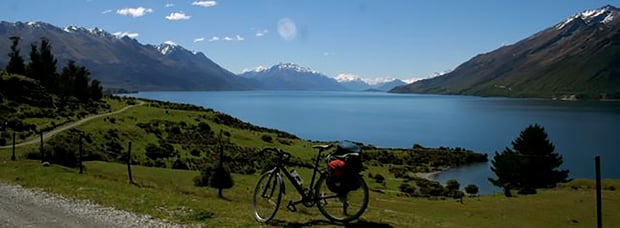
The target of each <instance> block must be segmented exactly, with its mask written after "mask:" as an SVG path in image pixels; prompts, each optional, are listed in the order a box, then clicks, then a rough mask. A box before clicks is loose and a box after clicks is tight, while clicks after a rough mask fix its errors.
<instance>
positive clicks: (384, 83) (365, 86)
mask: <svg viewBox="0 0 620 228" xmlns="http://www.w3.org/2000/svg"><path fill="white" fill-rule="evenodd" d="M335 79H336V81H338V83H340V84H341V85H343V86H344V87H346V88H347V89H349V90H354V91H363V90H380V91H388V90H391V89H392V88H394V87H396V86H401V85H405V84H406V83H405V82H403V81H402V80H400V79H397V78H390V77H383V78H361V77H359V76H357V75H354V74H339V75H337V76H336V78H335Z"/></svg>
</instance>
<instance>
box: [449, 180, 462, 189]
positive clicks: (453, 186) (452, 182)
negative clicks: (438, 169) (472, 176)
mask: <svg viewBox="0 0 620 228" xmlns="http://www.w3.org/2000/svg"><path fill="white" fill-rule="evenodd" d="M459 188H461V184H459V181H457V180H455V179H450V180H448V181H446V189H448V191H458V190H459Z"/></svg>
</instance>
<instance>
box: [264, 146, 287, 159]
mask: <svg viewBox="0 0 620 228" xmlns="http://www.w3.org/2000/svg"><path fill="white" fill-rule="evenodd" d="M269 151H272V152H276V154H277V155H279V156H282V158H283V159H288V158H290V157H292V155H291V153H289V152H286V151H284V150H282V149H280V148H275V147H267V148H265V149H263V150H262V151H261V153H263V154H265V153H266V152H269Z"/></svg>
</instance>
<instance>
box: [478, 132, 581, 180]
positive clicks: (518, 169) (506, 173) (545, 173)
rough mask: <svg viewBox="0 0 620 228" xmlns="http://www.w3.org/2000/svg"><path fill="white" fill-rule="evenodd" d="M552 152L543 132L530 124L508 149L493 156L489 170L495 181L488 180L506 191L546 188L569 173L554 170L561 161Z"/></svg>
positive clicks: (553, 148)
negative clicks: (495, 176) (495, 177)
mask: <svg viewBox="0 0 620 228" xmlns="http://www.w3.org/2000/svg"><path fill="white" fill-rule="evenodd" d="M554 150H555V146H553V143H551V142H550V141H549V138H548V135H547V133H546V132H545V129H544V128H543V127H541V126H539V125H537V124H534V125H530V126H528V127H527V128H526V129H525V130H523V131H522V132H521V133H520V135H519V137H518V138H516V139H515V140H514V141H513V142H512V149H510V148H506V149H505V150H504V151H503V152H502V153H497V152H496V153H495V157H494V158H493V161H492V167H491V170H492V171H493V172H494V173H495V175H497V179H489V180H490V181H491V183H493V184H494V185H496V186H499V187H504V188H505V189H507V190H510V189H511V188H515V189H520V190H527V189H536V188H549V187H553V186H555V185H556V184H557V183H559V182H565V181H566V178H567V177H568V172H569V171H568V170H557V168H558V167H560V165H562V162H563V161H562V156H561V155H560V154H558V153H556V152H554Z"/></svg>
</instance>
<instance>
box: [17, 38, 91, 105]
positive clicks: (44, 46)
mask: <svg viewBox="0 0 620 228" xmlns="http://www.w3.org/2000/svg"><path fill="white" fill-rule="evenodd" d="M9 39H10V40H11V47H10V53H9V62H8V64H7V66H6V68H5V70H6V72H8V73H11V74H19V75H24V76H26V77H28V78H31V79H34V80H37V81H39V82H40V84H41V85H42V86H43V87H44V88H45V89H46V90H47V91H48V92H50V93H52V94H55V95H57V96H59V97H61V98H71V97H74V98H76V99H77V100H79V101H80V102H87V101H89V100H93V101H98V100H101V98H103V87H102V85H101V82H100V81H99V80H96V79H94V80H91V79H90V77H89V76H90V71H88V69H86V67H84V66H79V65H77V64H76V63H75V61H73V60H70V61H69V62H68V63H67V65H65V66H64V67H63V68H62V69H61V71H60V73H58V72H57V69H56V66H57V63H58V60H57V59H56V58H55V57H54V54H53V53H52V46H51V44H50V42H49V40H47V39H46V38H41V42H40V45H37V44H36V43H32V44H31V45H30V55H29V56H30V62H29V63H28V64H25V61H24V58H22V57H21V55H20V49H19V41H20V38H19V37H17V36H12V37H10V38H9Z"/></svg>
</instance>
